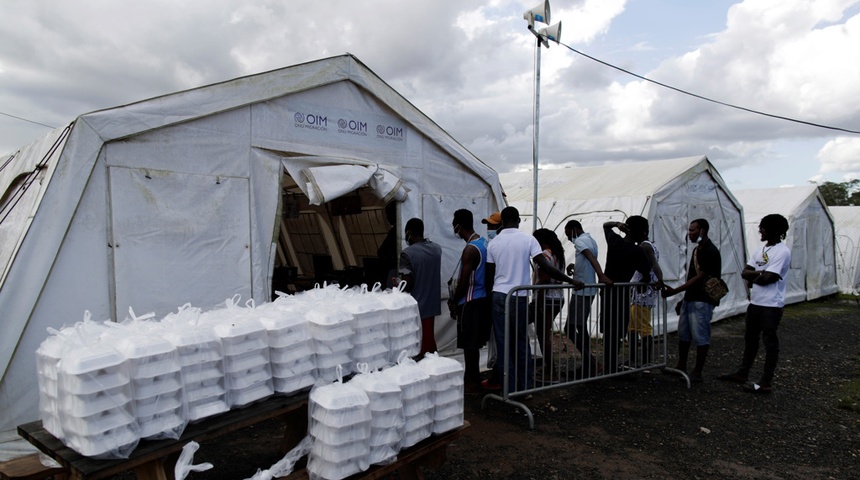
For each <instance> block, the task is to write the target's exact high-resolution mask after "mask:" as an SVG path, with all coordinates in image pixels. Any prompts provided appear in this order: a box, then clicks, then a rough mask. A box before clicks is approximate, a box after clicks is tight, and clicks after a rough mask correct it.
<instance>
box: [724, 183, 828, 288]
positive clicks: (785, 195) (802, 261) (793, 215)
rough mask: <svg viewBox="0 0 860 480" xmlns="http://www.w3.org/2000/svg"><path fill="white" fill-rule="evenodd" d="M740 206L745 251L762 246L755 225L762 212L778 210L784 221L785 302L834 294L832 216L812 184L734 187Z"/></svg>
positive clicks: (767, 212)
mask: <svg viewBox="0 0 860 480" xmlns="http://www.w3.org/2000/svg"><path fill="white" fill-rule="evenodd" d="M734 193H735V196H736V197H737V199H738V200H739V201H740V202H741V205H743V208H744V223H745V225H746V237H747V254H748V255H749V254H750V252H752V251H753V250H755V249H758V248H762V245H763V242H762V241H761V236H760V235H759V233H758V225H759V222H761V219H762V218H764V216H765V215H768V214H771V213H778V214H780V215H782V216H784V217H785V218H786V219H787V220H788V233H787V234H786V238H785V243H786V245H788V247H789V248H791V270H789V272H788V278H786V285H785V303H797V302H802V301H804V300H814V299H816V298H819V297H823V296H825V295H830V294H833V293H836V292H837V291H838V290H839V287H838V286H837V285H836V263H835V261H834V249H835V247H834V241H833V239H834V230H833V217H831V216H830V212H829V211H828V209H827V204H826V203H825V202H824V197H822V196H821V193H820V192H819V191H818V187H817V186H815V185H807V186H802V187H787V188H759V189H748V190H735V191H734Z"/></svg>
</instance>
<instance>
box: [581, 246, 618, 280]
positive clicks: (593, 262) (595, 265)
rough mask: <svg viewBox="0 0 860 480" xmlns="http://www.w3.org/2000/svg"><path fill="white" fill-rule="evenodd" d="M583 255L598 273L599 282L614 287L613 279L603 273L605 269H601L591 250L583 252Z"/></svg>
mask: <svg viewBox="0 0 860 480" xmlns="http://www.w3.org/2000/svg"><path fill="white" fill-rule="evenodd" d="M582 254H583V255H584V256H585V258H586V260H588V263H590V264H591V267H592V268H594V271H595V272H596V273H597V280H598V281H599V282H600V283H604V284H606V285H609V286H612V279H611V278H609V277H607V276H606V274H605V273H603V269H602V268H600V262H598V261H597V257H595V256H594V254H593V253H591V250H588V249H586V250H583V251H582Z"/></svg>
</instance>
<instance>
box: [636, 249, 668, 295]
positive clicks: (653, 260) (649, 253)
mask: <svg viewBox="0 0 860 480" xmlns="http://www.w3.org/2000/svg"><path fill="white" fill-rule="evenodd" d="M640 247H641V248H642V251H643V252H645V257H646V258H647V259H648V263H649V264H650V265H651V270H653V271H654V275H655V276H656V277H657V284H656V285H655V287H656V288H662V287H663V270H662V269H660V264H659V263H658V262H657V256H656V255H654V247H652V246H651V245H650V244H648V243H642V244H641V245H640Z"/></svg>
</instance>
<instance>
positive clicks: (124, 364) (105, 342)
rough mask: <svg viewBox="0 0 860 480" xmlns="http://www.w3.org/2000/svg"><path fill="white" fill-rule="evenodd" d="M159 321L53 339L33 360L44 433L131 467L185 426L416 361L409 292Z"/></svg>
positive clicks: (103, 325)
mask: <svg viewBox="0 0 860 480" xmlns="http://www.w3.org/2000/svg"><path fill="white" fill-rule="evenodd" d="M151 317H152V315H145V316H142V317H136V316H135V315H134V313H133V312H131V315H130V317H129V318H128V319H126V320H125V321H124V322H122V323H120V324H116V323H114V322H111V321H106V322H93V321H91V320H90V319H89V314H87V316H85V318H84V321H83V322H78V323H77V324H76V325H75V326H73V327H65V328H63V329H62V330H60V331H55V330H51V331H50V335H49V336H48V337H47V338H46V339H45V341H44V342H43V343H42V344H41V346H40V347H39V349H38V350H37V352H36V366H37V371H38V375H39V377H38V380H39V394H40V405H39V409H40V415H41V417H42V423H43V425H44V427H45V429H46V430H47V431H49V432H50V433H52V434H53V435H54V436H56V437H57V438H59V439H60V440H62V441H63V442H64V443H65V444H66V445H68V446H69V447H71V448H73V449H75V450H76V451H78V452H79V453H81V454H83V455H86V456H92V457H99V458H125V457H127V456H128V455H129V454H130V453H131V451H132V450H133V449H134V448H135V446H136V445H137V443H138V441H139V440H140V439H141V438H145V439H150V438H152V439H157V438H173V439H175V438H179V437H180V436H181V435H182V432H183V431H184V428H185V427H186V426H187V424H188V423H189V422H197V421H200V420H203V419H205V418H208V417H211V416H212V415H217V414H220V413H224V412H226V411H228V410H229V409H230V408H236V407H241V406H245V405H249V404H251V403H253V402H256V401H259V400H262V399H265V398H267V397H268V396H270V395H272V394H275V393H278V394H285V395H293V394H295V393H297V392H300V391H303V390H306V389H308V388H310V387H311V386H312V385H313V384H314V383H315V382H316V381H317V380H327V381H333V380H335V379H336V378H337V370H336V369H337V367H338V366H339V365H340V366H341V368H342V372H343V374H344V375H346V374H349V373H350V372H353V371H355V368H356V364H357V363H366V364H368V370H369V371H370V370H374V369H377V368H380V367H385V366H387V365H389V364H391V363H394V360H396V358H395V352H396V353H397V354H399V353H400V352H403V351H405V352H406V353H405V354H404V355H407V356H409V355H415V354H417V352H418V349H419V347H420V340H421V325H420V319H419V318H418V307H417V303H416V302H415V300H414V299H413V298H412V296H411V295H409V294H408V293H404V292H403V284H401V286H400V288H396V289H392V290H386V291H380V289H379V288H378V287H375V288H374V289H373V290H372V291H368V290H367V288H366V287H364V288H361V289H358V288H356V289H351V290H346V289H341V288H339V287H337V286H326V287H323V288H315V289H313V290H311V291H308V292H302V293H300V294H296V295H285V296H282V297H281V298H278V299H277V300H275V301H274V302H271V303H266V304H263V305H259V306H255V305H254V304H253V302H250V301H249V302H247V303H246V304H245V305H244V306H243V305H239V298H238V296H236V297H233V298H231V299H228V300H227V301H226V302H224V304H223V305H222V306H220V307H218V308H215V309H212V310H209V311H201V310H200V309H199V308H194V307H192V306H191V305H190V304H186V305H183V306H181V307H179V309H178V310H177V311H175V312H173V313H170V314H168V315H167V316H165V317H164V318H163V319H161V320H156V319H154V318H151ZM393 348H397V350H392V349H393ZM413 363H414V362H413ZM373 375H376V374H373ZM373 375H372V376H373ZM404 393H405V391H404ZM404 403H405V399H404ZM410 408H411V409H412V410H414V409H415V407H414V406H413V407H410ZM425 413H426V412H425ZM427 415H428V416H429V414H427ZM421 421H422V422H423V421H424V419H423V418H422V420H421ZM416 422H417V420H416V419H415V418H414V415H413V418H412V422H411V423H410V425H413V426H414V425H415V424H416ZM407 423H409V422H407ZM422 425H423V423H422ZM416 428H417V427H416ZM421 432H422V433H421V435H423V430H421ZM382 435H383V434H382V433H379V434H377V437H375V438H377V439H378V438H382ZM416 435H417V434H416V433H415V432H414V431H411V430H410V432H409V433H408V441H412V440H413V439H414V438H413V437H416ZM418 436H420V435H418ZM380 442H381V440H380ZM375 446H379V447H382V445H381V444H380V445H375ZM374 458H375V459H376V458H377V457H374ZM385 458H387V456H386V455H383V454H382V453H380V454H379V455H378V459H379V461H385ZM375 461H376V460H374V462H375Z"/></svg>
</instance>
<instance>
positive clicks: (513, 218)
mask: <svg viewBox="0 0 860 480" xmlns="http://www.w3.org/2000/svg"><path fill="white" fill-rule="evenodd" d="M502 226H503V227H505V228H509V227H513V228H519V226H520V211H519V210H517V209H516V207H505V208H504V209H502Z"/></svg>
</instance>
